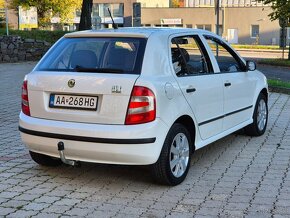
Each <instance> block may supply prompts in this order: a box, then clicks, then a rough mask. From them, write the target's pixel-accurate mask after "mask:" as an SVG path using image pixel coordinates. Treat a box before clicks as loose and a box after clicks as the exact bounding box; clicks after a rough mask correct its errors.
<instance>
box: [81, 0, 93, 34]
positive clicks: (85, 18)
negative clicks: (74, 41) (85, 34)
mask: <svg viewBox="0 0 290 218" xmlns="http://www.w3.org/2000/svg"><path fill="white" fill-rule="evenodd" d="M92 7H93V0H83V4H82V13H81V21H80V25H79V30H90V29H92V18H91V13H92Z"/></svg>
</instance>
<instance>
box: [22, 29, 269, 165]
mask: <svg viewBox="0 0 290 218" xmlns="http://www.w3.org/2000/svg"><path fill="white" fill-rule="evenodd" d="M204 34H211V35H213V36H215V37H217V38H219V39H221V38H220V37H218V36H216V35H214V34H212V33H210V32H208V31H203V30H194V29H185V28H120V29H118V30H102V31H86V32H77V33H71V34H67V35H65V36H64V37H69V38H74V37H75V38H79V37H107V36H108V37H140V38H146V39H147V44H146V49H145V52H144V57H143V62H142V69H141V74H140V75H132V74H131V75H127V74H124V75H120V74H100V73H98V74H91V73H82V74H76V73H74V72H53V73H51V72H41V73H39V72H36V71H35V70H36V69H37V66H38V65H37V66H36V67H35V69H34V70H33V71H32V73H30V74H28V75H27V77H26V79H27V80H28V95H29V99H30V102H29V103H30V107H31V115H32V116H31V117H29V116H26V115H24V114H23V113H21V114H20V122H19V125H20V127H21V128H24V129H27V130H31V131H34V132H37V131H39V132H43V133H52V134H56V135H57V136H56V137H59V135H69V136H80V137H96V138H102V139H116V140H117V139H120V140H121V141H122V140H123V139H144V138H155V139H156V140H155V141H154V142H152V143H144V144H122V143H121V144H120V143H102V142H98V143H93V142H86V141H76V140H69V139H62V138H61V137H59V138H49V137H43V136H39V135H33V134H28V133H27V132H26V133H25V132H21V137H22V140H23V142H24V143H25V144H26V145H27V146H28V148H29V149H30V150H32V151H34V152H38V153H42V154H46V155H50V156H54V157H59V155H58V151H57V143H58V142H59V141H63V142H64V144H65V151H64V152H65V154H66V157H67V158H68V159H73V160H80V161H89V162H96V163H112V164H133V165H147V164H153V163H155V162H156V161H157V160H158V158H159V155H160V152H161V150H162V147H163V143H164V140H165V138H166V135H167V133H168V131H169V129H170V128H171V126H172V125H173V124H174V123H175V122H176V120H178V119H179V118H180V117H184V116H187V117H190V118H191V119H192V121H193V125H194V126H193V129H195V135H194V146H195V148H196V149H199V148H201V147H203V146H205V145H207V144H209V143H212V142H214V141H216V140H218V139H220V138H222V137H224V136H226V135H228V134H231V133H232V132H234V131H237V130H238V129H241V128H243V127H245V126H247V125H249V124H251V123H252V122H253V119H252V114H253V111H254V106H255V104H256V100H257V98H258V95H259V93H260V92H261V91H262V90H263V89H266V90H268V89H267V81H266V78H265V76H264V75H263V74H262V73H260V72H259V71H257V70H255V71H251V72H239V73H236V74H228V75H226V74H222V73H220V70H219V66H218V64H217V62H216V60H215V57H214V55H213V54H212V52H211V51H210V48H209V46H208V45H207V43H206V40H205V38H204V37H203V35H204ZM185 35H198V36H199V37H200V39H201V41H202V43H203V44H204V46H205V49H206V52H207V53H208V55H209V58H210V61H211V64H212V68H213V73H212V74H209V75H204V76H193V77H191V78H188V77H182V78H181V77H177V76H176V75H175V73H174V70H173V67H172V58H171V49H170V43H171V39H172V38H173V37H175V36H185ZM221 40H222V39H221ZM46 55H47V54H46ZM46 55H45V56H46ZM237 55H238V54H237ZM238 57H240V56H239V55H238ZM241 61H243V63H245V61H244V60H243V59H241ZM70 79H75V80H76V85H75V87H74V88H69V87H68V86H67V82H68V80H70ZM227 81H229V82H231V83H232V87H230V88H229V89H227V87H224V83H225V82H227ZM99 84H102V86H99ZM115 85H116V86H122V93H112V87H113V86H115ZM134 86H144V87H147V88H149V89H150V90H152V91H153V93H154V94H155V100H156V119H155V120H154V121H153V122H149V123H145V124H138V125H124V120H125V116H126V111H127V107H128V103H129V99H130V95H131V91H132V88H133V87H134ZM190 86H192V87H194V88H196V92H194V93H190V94H189V93H186V89H187V88H189V87H190ZM52 92H57V93H70V94H71V93H72V94H84V95H97V96H98V95H99V97H100V98H99V101H100V102H99V104H101V106H99V105H98V110H97V112H96V113H91V112H88V111H78V110H59V109H58V110H55V109H50V108H49V107H48V96H49V94H50V93H52ZM103 103H104V105H103ZM248 106H252V107H250V108H248V109H246V110H244V111H241V113H240V112H238V113H236V114H234V115H232V114H231V115H229V116H228V117H227V116H225V115H226V114H229V113H231V112H232V111H237V110H239V109H241V108H240V107H242V108H244V107H248ZM217 117H218V118H219V119H216V120H213V119H215V118H217ZM208 120H213V121H212V122H210V123H209V124H204V125H199V124H201V123H203V122H205V121H208ZM28 132H29V131H28Z"/></svg>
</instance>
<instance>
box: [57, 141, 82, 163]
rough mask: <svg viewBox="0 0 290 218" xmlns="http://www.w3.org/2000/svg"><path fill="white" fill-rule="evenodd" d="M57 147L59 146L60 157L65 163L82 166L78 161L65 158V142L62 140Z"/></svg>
mask: <svg viewBox="0 0 290 218" xmlns="http://www.w3.org/2000/svg"><path fill="white" fill-rule="evenodd" d="M57 148H58V152H59V156H60V159H61V161H62V162H63V163H64V164H68V165H71V166H80V163H79V162H78V161H75V160H68V159H66V158H65V155H64V143H63V142H62V141H60V142H59V143H57Z"/></svg>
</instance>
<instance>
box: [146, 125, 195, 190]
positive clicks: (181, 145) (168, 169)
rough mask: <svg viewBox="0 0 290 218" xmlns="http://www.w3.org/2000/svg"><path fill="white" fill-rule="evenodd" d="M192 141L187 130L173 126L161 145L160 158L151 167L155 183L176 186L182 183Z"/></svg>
mask: <svg viewBox="0 0 290 218" xmlns="http://www.w3.org/2000/svg"><path fill="white" fill-rule="evenodd" d="M191 154H192V141H191V137H190V134H189V132H188V130H187V129H186V128H185V127H184V126H183V125H182V124H179V123H176V124H174V125H173V126H172V127H171V128H170V130H169V132H168V134H167V136H166V138H165V141H164V144H163V148H162V150H161V153H160V156H159V158H158V160H157V162H156V163H155V164H153V166H152V173H153V177H154V179H155V180H156V182H158V183H160V184H164V185H171V186H174V185H178V184H180V183H181V182H183V181H184V179H185V177H186V175H187V173H188V170H189V167H190V161H191Z"/></svg>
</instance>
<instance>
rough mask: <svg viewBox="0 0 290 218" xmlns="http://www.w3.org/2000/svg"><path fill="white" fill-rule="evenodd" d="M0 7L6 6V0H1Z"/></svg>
mask: <svg viewBox="0 0 290 218" xmlns="http://www.w3.org/2000/svg"><path fill="white" fill-rule="evenodd" d="M0 8H5V1H4V0H0Z"/></svg>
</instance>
